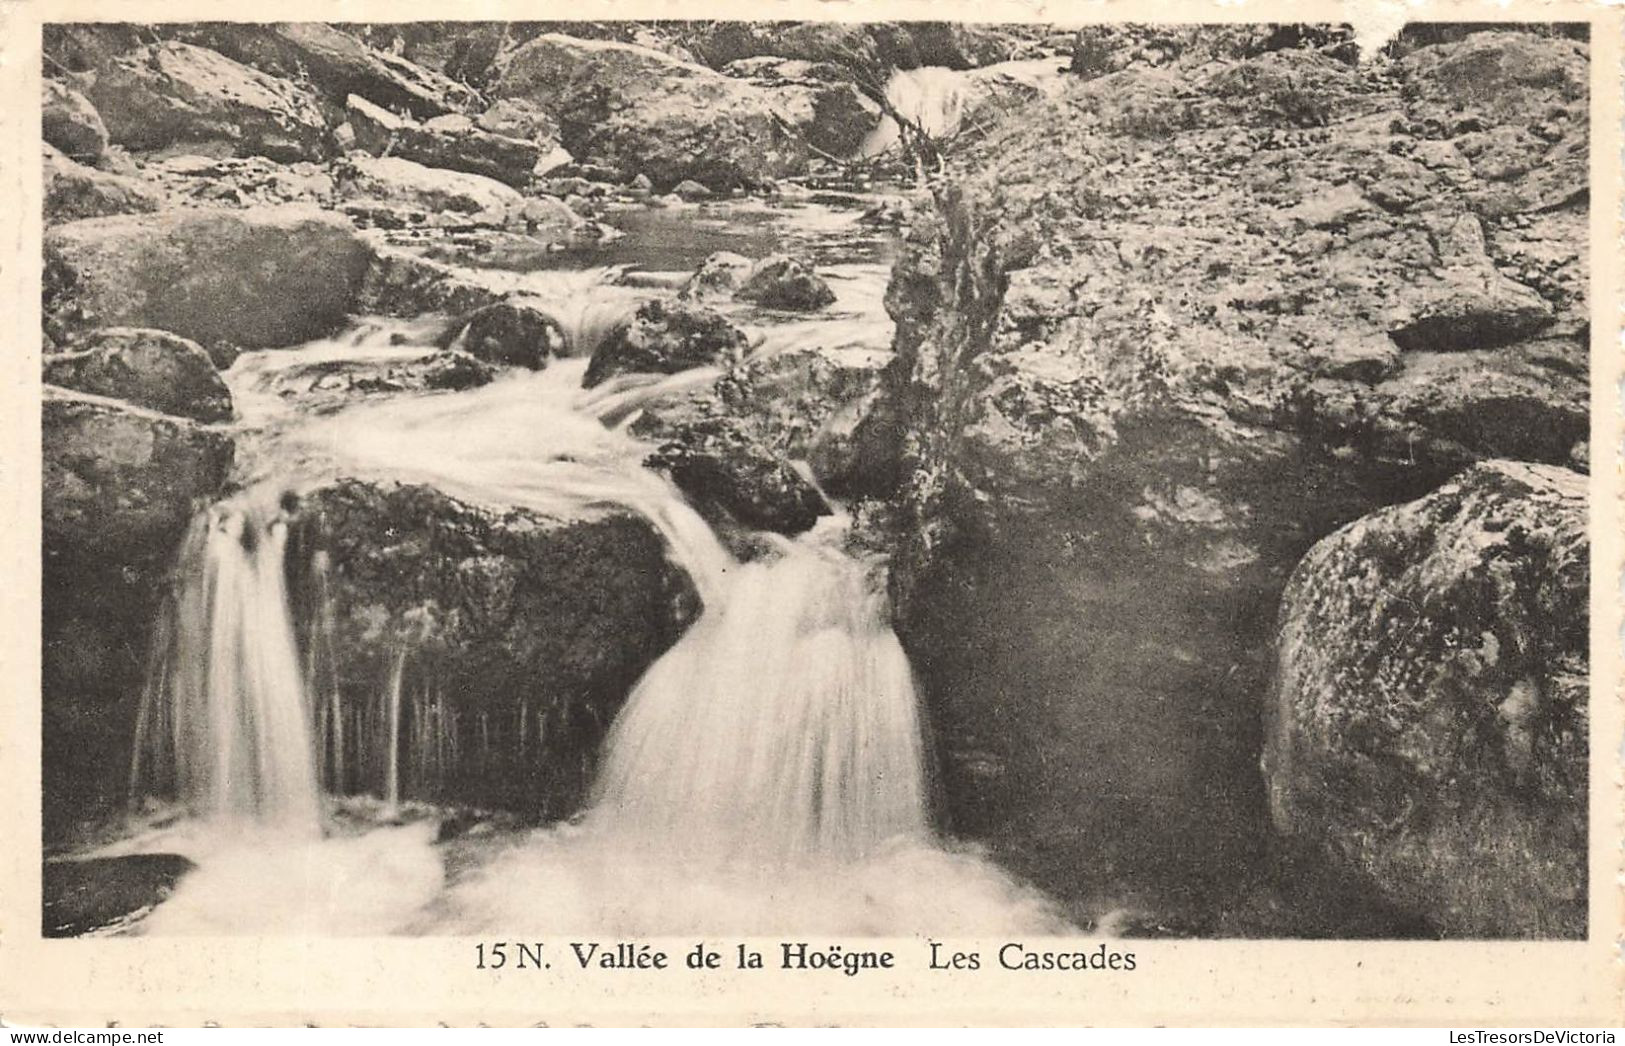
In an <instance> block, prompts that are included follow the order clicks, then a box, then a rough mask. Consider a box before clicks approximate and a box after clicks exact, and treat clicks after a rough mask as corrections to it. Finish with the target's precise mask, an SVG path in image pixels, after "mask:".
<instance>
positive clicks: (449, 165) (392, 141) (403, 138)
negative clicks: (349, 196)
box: [346, 95, 542, 186]
mask: <svg viewBox="0 0 1625 1046" xmlns="http://www.w3.org/2000/svg"><path fill="white" fill-rule="evenodd" d="M346 114H347V116H348V118H349V124H350V128H351V130H352V131H353V132H354V134H355V143H356V147H357V148H359V149H361V150H363V151H365V152H369V153H372V154H373V155H374V156H389V157H399V158H401V159H403V160H412V161H415V162H417V163H420V164H423V165H424V166H426V167H441V168H445V169H446V170H449V171H463V172H466V173H468V174H475V175H481V176H483V177H486V178H493V179H495V180H497V181H499V182H502V183H504V184H506V185H511V186H524V185H528V184H529V183H530V178H531V169H532V168H534V167H535V166H536V164H537V162H538V161H539V160H540V159H541V158H542V147H541V146H540V145H539V144H537V143H536V142H534V141H526V140H522V139H519V138H509V137H505V136H503V135H500V134H492V133H490V132H489V131H482V130H480V129H478V128H476V127H475V126H474V125H473V123H472V122H471V121H470V120H469V119H468V118H467V117H466V116H442V117H439V118H437V119H436V120H431V121H430V122H429V123H427V124H419V123H417V122H416V121H413V120H410V119H408V118H406V117H402V116H396V115H395V114H393V113H391V112H389V111H388V110H386V109H381V108H379V107H378V106H376V105H373V104H372V103H371V102H369V101H367V100H366V99H364V98H360V97H357V96H356V95H351V96H350V98H349V101H348V102H347V104H346Z"/></svg>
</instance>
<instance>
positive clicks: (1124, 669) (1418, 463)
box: [887, 33, 1590, 932]
mask: <svg viewBox="0 0 1625 1046" xmlns="http://www.w3.org/2000/svg"><path fill="white" fill-rule="evenodd" d="M1576 46H1578V45H1576V44H1575V43H1574V42H1573V41H1569V40H1554V39H1550V38H1544V37H1533V36H1525V35H1523V34H1516V33H1489V34H1479V35H1477V36H1475V37H1472V38H1470V39H1469V40H1468V41H1465V42H1464V43H1462V44H1447V45H1443V46H1441V47H1438V48H1435V49H1433V50H1434V51H1436V52H1438V53H1437V54H1436V55H1434V56H1433V57H1431V58H1430V59H1429V60H1428V62H1427V63H1422V64H1416V65H1403V66H1402V69H1401V71H1400V73H1401V77H1402V79H1400V80H1396V79H1395V78H1394V77H1393V76H1390V75H1386V74H1379V72H1378V71H1377V67H1375V66H1371V67H1359V68H1352V67H1350V66H1348V65H1345V64H1343V63H1341V62H1338V61H1336V60H1335V59H1333V58H1330V57H1328V56H1326V55H1323V54H1321V53H1319V52H1318V50H1316V49H1311V48H1291V49H1284V50H1276V51H1269V52H1267V53H1262V54H1258V55H1255V56H1250V57H1244V58H1240V59H1235V58H1231V59H1225V60H1222V61H1213V60H1211V56H1210V55H1204V56H1201V60H1200V61H1198V60H1194V59H1193V60H1190V61H1181V60H1178V59H1175V60H1172V61H1170V62H1169V63H1167V64H1164V65H1161V66H1159V67H1157V68H1155V69H1142V68H1137V67H1131V68H1126V69H1124V70H1122V71H1120V72H1113V73H1107V74H1105V75H1101V76H1098V77H1095V78H1092V79H1089V80H1086V81H1080V82H1077V83H1074V84H1071V85H1069V86H1067V87H1066V88H1065V91H1064V93H1063V94H1062V95H1061V96H1060V97H1059V98H1057V99H1054V100H1052V101H1039V102H1037V103H1035V105H1034V106H1033V108H1031V109H1029V110H1028V111H1026V112H1025V113H1024V114H1023V116H1022V117H1021V118H1020V119H1016V120H1011V121H1006V122H1004V123H1003V124H1002V125H1001V126H1000V127H999V128H998V129H997V130H995V131H994V132H993V133H992V134H991V135H990V136H989V138H988V139H987V140H986V141H983V142H981V143H979V144H973V145H968V146H967V151H966V152H965V153H964V154H963V158H962V161H961V162H960V164H959V165H958V166H957V169H956V172H955V173H956V174H957V177H955V178H952V179H950V181H951V182H952V184H950V185H949V186H947V187H945V188H944V189H943V190H942V191H941V192H940V193H939V198H938V208H937V214H936V217H934V218H927V219H922V220H921V221H920V222H918V223H917V224H916V226H915V228H914V230H913V232H912V233H911V234H910V242H909V243H908V245H907V246H906V248H905V251H904V255H903V257H902V259H901V260H900V262H899V264H898V265H897V266H896V269H895V271H894V273H893V278H892V282H891V285H890V288H889V291H888V308H889V310H890V312H891V313H892V315H893V317H894V318H895V320H896V321H897V335H896V342H895V347H896V350H897V354H898V359H897V362H896V365H895V367H894V368H892V370H891V371H890V372H889V373H888V384H887V397H888V399H889V402H890V403H891V404H893V406H894V409H895V412H896V413H895V415H894V418H895V421H896V424H897V426H898V427H899V428H900V438H899V440H898V442H897V443H896V444H895V447H894V449H895V453H896V455H897V458H896V464H895V466H894V468H893V469H892V473H893V474H894V475H897V476H899V477H901V478H902V481H903V482H902V485H901V489H899V490H898V491H896V492H895V494H894V500H895V501H896V502H897V503H898V504H899V505H900V506H901V511H900V514H899V518H898V520H897V527H896V533H897V541H898V544H899V548H900V552H899V555H898V556H897V558H896V561H895V567H894V588H895V592H894V595H895V597H896V600H897V605H898V622H899V627H900V633H901V634H902V635H903V638H904V641H905V644H906V645H907V646H908V648H909V650H910V653H911V656H912V657H913V659H914V662H915V664H916V666H917V667H918V668H919V670H920V675H921V680H922V685H923V687H924V689H925V692H926V694H927V695H928V700H929V704H930V708H931V718H932V721H933V723H934V724H935V728H936V730H937V732H938V735H939V750H940V751H941V752H942V754H943V760H942V770H943V781H944V786H945V796H946V806H947V811H948V814H949V816H950V819H951V820H952V822H953V824H954V825H955V826H956V827H957V828H958V830H960V831H963V832H966V833H968V834H972V835H977V836H982V837H986V838H989V839H990V840H991V841H992V842H993V844H994V845H995V846H996V847H998V848H999V849H1000V850H1001V852H1003V853H1005V854H1006V855H1008V859H1009V860H1010V861H1011V862H1012V863H1013V864H1015V865H1016V866H1018V867H1019V868H1020V869H1021V870H1022V871H1024V872H1026V873H1028V874H1030V875H1032V876H1034V877H1035V878H1037V879H1038V880H1039V881H1040V882H1041V883H1043V884H1044V885H1047V886H1048V887H1049V888H1051V889H1052V890H1055V891H1056V892H1058V893H1061V894H1063V895H1068V896H1073V897H1079V898H1094V899H1101V898H1103V897H1104V895H1105V894H1106V893H1107V892H1109V891H1112V890H1115V889H1116V884H1121V883H1123V882H1134V883H1136V884H1137V890H1138V891H1139V892H1140V894H1141V895H1142V896H1143V897H1145V898H1147V899H1148V900H1147V903H1148V904H1152V905H1154V906H1177V907H1178V908H1179V909H1180V910H1181V911H1182V912H1184V913H1186V914H1188V915H1189V916H1190V918H1192V919H1194V920H1198V921H1197V922H1194V923H1192V924H1189V925H1190V926H1191V928H1192V929H1193V930H1194V931H1195V932H1201V931H1202V930H1203V929H1211V928H1212V927H1211V925H1210V924H1203V923H1201V922H1200V920H1201V919H1210V918H1211V917H1212V912H1213V911H1214V910H1215V908H1216V907H1218V906H1221V905H1222V904H1223V903H1224V899H1223V897H1222V891H1224V890H1227V889H1232V888H1233V885H1234V882H1235V879H1234V877H1226V876H1220V875H1217V874H1216V873H1215V871H1214V870H1215V869H1228V868H1243V867H1247V866H1249V863H1250V862H1253V861H1256V860H1263V852H1262V840H1264V839H1266V838H1267V837H1268V831H1267V813H1266V807H1265V802H1264V795H1263V789H1262V787H1261V785H1260V782H1259V780H1258V777H1257V771H1256V765H1257V759H1258V753H1259V749H1260V745H1261V739H1260V735H1259V727H1258V721H1259V719H1258V709H1259V708H1260V706H1261V703H1262V701H1263V699H1264V694H1265V693H1266V692H1267V691H1268V689H1269V685H1270V683H1269V680H1270V675H1271V671H1272V665H1273V659H1272V657H1271V653H1270V647H1271V642H1272V639H1273V623H1274V620H1275V612H1276V607H1277V604H1278V600H1279V598H1280V594H1281V592H1282V590H1283V588H1284V587H1285V585H1286V581H1287V578H1288V576H1289V575H1290V573H1291V571H1292V569H1293V567H1294V566H1295V564H1296V563H1297V562H1298V560H1299V559H1300V558H1301V557H1302V555H1303V554H1304V553H1305V552H1306V551H1307V550H1308V549H1309V548H1310V547H1311V546H1312V545H1313V544H1314V543H1315V542H1316V541H1317V540H1319V539H1320V538H1322V537H1324V536H1325V535H1327V534H1329V533H1331V532H1332V531H1333V530H1335V529H1336V528H1337V527H1339V526H1341V525H1343V524H1345V523H1347V522H1349V521H1351V520H1353V519H1356V518H1358V517H1360V516H1363V515H1365V514H1367V513H1369V512H1372V511H1374V510H1376V509H1378V508H1380V507H1382V506H1383V505H1388V504H1394V503H1397V502H1403V501H1407V500H1411V499H1414V498H1416V497H1419V496H1421V495H1423V494H1425V493H1426V492H1427V491H1429V490H1431V489H1433V488H1435V487H1437V486H1438V485H1439V484H1440V483H1442V482H1444V481H1445V480H1446V479H1448V478H1449V477H1450V476H1452V475H1454V474H1456V473H1457V472H1459V471H1460V470H1461V469H1462V468H1464V467H1465V466H1467V465H1470V464H1472V463H1473V462H1474V461H1477V460H1482V459H1486V458H1492V457H1511V458H1519V459H1525V460H1531V461H1539V462H1545V463H1548V464H1552V465H1558V466H1564V467H1570V466H1579V465H1580V463H1581V462H1583V460H1584V453H1585V448H1584V441H1585V439H1586V433H1587V418H1588V409H1589V390H1590V384H1589V380H1588V361H1587V351H1586V344H1587V339H1588V330H1589V329H1588V327H1587V325H1586V316H1587V307H1586V297H1585V285H1586V251H1587V248H1586V245H1585V239H1586V233H1585V225H1586V204H1585V198H1584V196H1583V195H1576V194H1570V195H1568V196H1565V197H1562V198H1553V197H1551V196H1549V195H1547V194H1545V193H1544V192H1536V191H1534V190H1535V189H1538V188H1539V186H1540V185H1541V184H1543V183H1542V179H1543V177H1544V175H1543V174H1542V173H1541V171H1540V169H1539V166H1538V162H1537V163H1536V164H1535V165H1532V166H1530V167H1529V168H1528V169H1527V170H1521V171H1520V170H1518V169H1515V168H1508V169H1505V170H1502V171H1498V172H1495V177H1496V178H1497V179H1499V180H1486V178H1487V177H1488V172H1487V171H1484V172H1481V171H1477V170H1475V169H1474V168H1473V166H1472V163H1471V160H1470V157H1469V156H1468V153H1469V152H1470V151H1471V150H1473V149H1475V148H1477V142H1476V140H1475V139H1474V138H1473V137H1471V136H1473V135H1478V134H1481V133H1484V129H1488V130H1490V131H1494V130H1496V128H1497V127H1498V126H1508V125H1506V124H1495V123H1493V122H1480V123H1476V124H1475V123H1473V122H1471V121H1469V122H1467V123H1466V124H1463V125H1448V126H1446V125H1441V124H1438V123H1434V122H1430V121H1431V119H1432V118H1431V116H1429V115H1428V114H1429V113H1431V112H1432V108H1431V107H1432V106H1433V105H1434V102H1432V101H1431V99H1433V98H1434V97H1435V95H1436V94H1438V93H1439V92H1440V91H1442V90H1444V88H1443V86H1441V85H1440V84H1439V83H1437V82H1436V80H1437V77H1438V76H1439V75H1441V74H1440V73H1439V72H1438V71H1439V70H1450V69H1452V68H1454V66H1453V65H1452V64H1451V63H1450V62H1449V61H1448V59H1449V57H1450V54H1451V53H1452V52H1454V51H1456V50H1457V49H1460V48H1465V47H1470V48H1472V49H1473V52H1474V53H1483V52H1486V51H1494V50H1495V49H1496V48H1497V47H1498V48H1500V49H1502V51H1503V52H1504V53H1506V54H1507V55H1521V56H1523V57H1522V58H1518V59H1517V61H1525V60H1530V61H1533V60H1534V59H1535V58H1536V57H1540V56H1542V55H1545V56H1547V58H1549V59H1550V63H1549V64H1552V67H1553V68H1556V69H1568V68H1569V62H1570V57H1569V56H1571V55H1572V54H1573V53H1574V48H1575V47H1576ZM1482 60H1483V59H1475V61H1482ZM1542 61H1543V62H1545V61H1546V59H1545V58H1543V59H1542ZM1507 63H1508V65H1507V67H1508V68H1510V67H1511V65H1512V64H1513V63H1512V59H1511V58H1508V59H1507ZM1541 68H1546V65H1541ZM1565 75H1566V74H1565ZM1504 87H1505V91H1506V92H1507V95H1508V96H1506V97H1498V99H1497V100H1496V102H1495V106H1496V107H1498V108H1483V107H1482V105H1481V107H1480V110H1479V112H1480V114H1481V115H1480V116H1479V117H1478V119H1479V120H1480V121H1494V120H1496V119H1497V118H1498V117H1497V115H1496V113H1497V111H1499V112H1504V113H1507V114H1523V113H1528V112H1533V111H1538V110H1540V109H1541V108H1542V107H1543V106H1551V107H1555V108H1557V109H1560V110H1561V111H1562V112H1563V113H1565V114H1566V115H1565V118H1564V119H1563V120H1561V121H1554V122H1553V123H1552V124H1551V126H1549V127H1547V128H1546V129H1545V131H1543V133H1547V134H1550V135H1551V136H1552V139H1551V140H1550V141H1547V142H1545V144H1544V146H1543V147H1542V150H1539V151H1533V147H1532V146H1531V150H1532V152H1531V155H1532V156H1533V157H1534V158H1535V160H1536V161H1539V160H1540V159H1542V158H1547V157H1554V158H1558V159H1560V158H1561V157H1562V156H1564V155H1567V152H1566V150H1567V149H1568V148H1569V147H1571V146H1573V145H1574V144H1575V143H1577V142H1583V141H1584V140H1585V137H1586V129H1585V122H1584V112H1583V109H1580V108H1577V107H1575V106H1574V105H1573V104H1572V102H1571V100H1570V97H1571V95H1572V90H1573V89H1572V86H1571V84H1570V83H1569V81H1568V80H1567V79H1566V78H1565V77H1559V76H1555V75H1554V76H1550V77H1544V78H1520V77H1513V78H1504ZM1511 96H1516V97H1511ZM1129 102H1132V104H1128V103H1129ZM1474 104H1480V103H1474ZM1508 119H1509V120H1512V118H1511V117H1510V116H1509V117H1508ZM1520 119H1521V118H1520ZM1512 122H1513V123H1515V122H1516V121H1515V120H1512ZM1474 128H1479V129H1474ZM1464 139H1465V140H1464ZM1578 184H1580V185H1581V186H1583V184H1584V183H1583V180H1582V181H1580V182H1579V183H1578ZM1492 188H1493V189H1494V190H1495V191H1494V192H1491V191H1489V190H1491V189H1492ZM1508 194H1510V195H1508ZM1506 199H1519V200H1526V201H1528V202H1529V205H1530V207H1531V208H1532V209H1527V210H1519V211H1517V212H1516V213H1513V214H1503V213H1502V212H1501V210H1500V208H1501V206H1502V203H1501V201H1504V200H1506Z"/></svg>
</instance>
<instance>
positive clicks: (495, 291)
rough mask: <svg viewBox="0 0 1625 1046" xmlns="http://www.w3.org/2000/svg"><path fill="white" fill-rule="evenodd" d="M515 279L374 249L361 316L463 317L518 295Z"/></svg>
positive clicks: (412, 253)
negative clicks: (432, 315)
mask: <svg viewBox="0 0 1625 1046" xmlns="http://www.w3.org/2000/svg"><path fill="white" fill-rule="evenodd" d="M513 277H514V274H513V273H508V272H501V271H498V270H494V269H470V268H466V267H464V266H459V265H450V264H447V263H445V262H440V261H436V260H434V259H433V258H426V257H424V256H423V255H422V254H421V253H419V252H417V251H414V250H410V249H408V248H404V247H396V246H390V245H388V244H375V245H374V247H373V251H372V257H371V259H370V260H369V262H368V265H367V272H366V276H365V277H364V278H363V280H362V283H361V290H360V293H359V295H358V296H357V300H356V311H358V312H365V313H371V314H374V315H383V316H421V315H423V314H424V313H427V312H443V313H449V314H452V315H464V314H467V313H471V312H473V311H475V310H476V309H481V308H484V307H485V306H487V305H490V304H492V303H494V302H498V301H501V300H502V299H503V298H504V297H506V296H507V295H508V294H510V293H511V292H512V291H513V290H514V289H515V288H514V284H515V282H516V281H515V280H514V278H513Z"/></svg>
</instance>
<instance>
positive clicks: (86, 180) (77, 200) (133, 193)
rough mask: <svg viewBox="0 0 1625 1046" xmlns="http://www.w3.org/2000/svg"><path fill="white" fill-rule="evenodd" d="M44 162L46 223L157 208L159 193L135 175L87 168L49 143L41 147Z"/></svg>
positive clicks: (134, 212) (139, 211) (132, 212)
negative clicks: (130, 175) (42, 148)
mask: <svg viewBox="0 0 1625 1046" xmlns="http://www.w3.org/2000/svg"><path fill="white" fill-rule="evenodd" d="M44 165H45V221H46V223H47V224H52V225H54V224H57V223H59V222H71V221H77V220H78V219H80V218H101V217H105V216H106V215H109V214H137V213H141V212H145V211H155V210H157V209H158V206H159V202H160V201H159V197H158V193H157V192H156V191H154V189H153V187H152V186H150V185H148V184H147V183H145V182H143V181H141V180H140V179H138V178H129V177H126V176H124V175H122V174H111V173H109V172H107V171H98V170H96V169H95V168H94V167H86V166H85V165H84V164H82V163H76V162H74V161H73V160H70V159H69V158H68V157H66V156H64V155H62V154H61V153H60V152H58V151H57V150H56V149H55V148H53V147H51V146H49V145H47V146H46V147H45V150H44Z"/></svg>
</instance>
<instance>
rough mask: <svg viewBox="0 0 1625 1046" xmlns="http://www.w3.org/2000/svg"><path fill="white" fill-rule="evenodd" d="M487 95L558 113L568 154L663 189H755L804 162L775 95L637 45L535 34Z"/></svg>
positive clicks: (512, 57) (505, 62)
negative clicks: (684, 184)
mask: <svg viewBox="0 0 1625 1046" xmlns="http://www.w3.org/2000/svg"><path fill="white" fill-rule="evenodd" d="M491 93H492V94H493V95H494V96H495V97H497V98H522V99H525V100H527V101H530V102H533V103H535V104H536V105H538V106H539V107H541V108H542V109H544V110H546V111H548V112H550V113H552V114H553V115H554V116H555V117H556V118H557V119H558V123H559V137H560V140H561V142H562V144H563V146H564V148H565V149H566V150H568V151H569V153H570V154H571V155H572V156H575V157H578V158H580V159H583V160H588V161H591V162H593V163H598V164H603V165H605V166H607V167H609V168H612V169H613V170H614V171H616V172H617V173H618V175H619V177H618V179H617V180H619V181H623V182H624V181H627V180H629V179H631V178H632V177H633V176H635V175H637V174H639V173H643V174H647V175H648V176H649V178H650V180H651V181H652V182H653V183H654V184H655V186H656V187H657V188H659V189H661V190H665V189H668V188H670V187H671V186H673V185H676V184H677V183H678V182H681V181H684V180H693V181H695V182H698V183H699V184H701V185H704V186H705V187H706V188H708V189H710V190H712V191H715V192H720V191H724V190H728V189H733V188H736V187H739V186H749V185H751V184H753V183H755V182H757V181H759V180H760V179H762V178H778V177H782V176H785V175H788V174H793V173H796V172H797V171H799V170H801V169H802V167H803V166H804V165H805V163H806V159H807V149H806V146H805V144H804V143H802V142H801V141H800V140H799V139H798V138H797V137H796V136H795V134H793V133H792V132H791V131H789V130H788V129H787V127H786V124H785V119H784V116H783V114H782V113H781V112H780V111H779V110H778V109H777V107H776V106H775V104H774V99H773V96H772V95H771V93H770V92H768V91H766V90H764V89H763V88H760V87H756V86H754V85H752V84H749V83H745V82H743V81H739V80H734V79H731V78H729V77H726V76H723V75H721V74H719V73H716V72H713V71H711V70H709V69H706V68H704V67H703V66H698V65H693V64H690V63H687V62H683V61H680V60H678V59H675V58H672V57H671V56H669V55H666V54H663V53H661V52H659V51H653V50H649V49H647V48H643V47H638V46H635V45H629V44H621V43H613V42H609V41H595V40H578V39H574V38H572V37H568V36H562V35H557V34H549V35H546V36H541V37H537V38H536V39H534V40H531V41H530V42H529V43H526V44H524V45H522V46H521V47H519V48H517V49H516V50H514V51H512V52H511V53H509V54H508V55H506V56H505V58H504V60H503V67H502V73H501V75H500V77H499V78H498V79H497V81H496V82H495V83H494V84H493V85H492V87H491Z"/></svg>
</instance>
